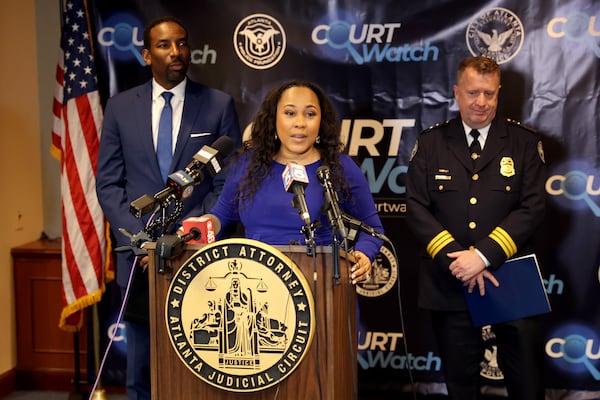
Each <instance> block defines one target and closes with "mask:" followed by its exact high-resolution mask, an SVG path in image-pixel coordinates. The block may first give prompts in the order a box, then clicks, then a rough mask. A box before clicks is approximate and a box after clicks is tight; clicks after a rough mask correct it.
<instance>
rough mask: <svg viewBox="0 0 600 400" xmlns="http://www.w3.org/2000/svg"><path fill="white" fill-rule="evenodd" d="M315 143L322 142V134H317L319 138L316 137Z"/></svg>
mask: <svg viewBox="0 0 600 400" xmlns="http://www.w3.org/2000/svg"><path fill="white" fill-rule="evenodd" d="M315 143H316V144H319V143H321V136H317V138H316V139H315Z"/></svg>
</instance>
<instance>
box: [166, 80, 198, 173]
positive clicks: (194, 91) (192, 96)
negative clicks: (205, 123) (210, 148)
mask: <svg viewBox="0 0 600 400" xmlns="http://www.w3.org/2000/svg"><path fill="white" fill-rule="evenodd" d="M201 112H202V104H201V101H200V93H199V90H198V86H196V85H195V83H194V82H192V81H191V80H189V79H188V81H187V84H186V86H185V101H184V103H183V114H182V115H181V126H180V128H179V134H178V135H177V144H176V146H175V153H174V154H173V163H172V164H171V166H173V165H178V163H179V162H180V161H181V157H182V155H183V153H184V149H185V147H186V145H187V143H188V141H189V138H190V134H191V133H192V127H193V126H194V123H195V121H196V119H197V118H198V116H199V115H200V113H201Z"/></svg>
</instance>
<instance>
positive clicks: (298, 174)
mask: <svg viewBox="0 0 600 400" xmlns="http://www.w3.org/2000/svg"><path fill="white" fill-rule="evenodd" d="M281 178H282V179H283V186H284V188H285V191H286V192H288V193H290V192H293V193H294V200H293V202H292V205H293V206H294V207H295V208H296V209H297V210H298V213H299V214H300V217H301V218H302V220H303V221H304V225H305V226H310V224H311V222H310V213H309V212H308V206H307V205H306V196H305V195H304V188H305V187H306V185H308V175H307V174H306V168H305V167H304V165H300V164H296V163H295V162H291V163H288V164H287V165H286V167H285V169H284V170H283V173H282V174H281Z"/></svg>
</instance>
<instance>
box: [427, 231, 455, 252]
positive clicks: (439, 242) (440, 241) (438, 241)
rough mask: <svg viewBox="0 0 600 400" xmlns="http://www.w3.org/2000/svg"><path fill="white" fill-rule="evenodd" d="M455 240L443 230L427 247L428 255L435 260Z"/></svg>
mask: <svg viewBox="0 0 600 400" xmlns="http://www.w3.org/2000/svg"><path fill="white" fill-rule="evenodd" d="M453 241H454V238H453V237H452V235H451V234H450V232H448V231H447V230H443V231H441V232H440V233H438V234H437V235H436V236H435V237H434V238H433V239H431V241H430V242H429V244H428V245H427V253H429V255H430V256H431V258H435V256H436V255H437V253H439V252H440V250H442V249H443V248H444V247H446V246H447V245H448V244H449V243H451V242H453Z"/></svg>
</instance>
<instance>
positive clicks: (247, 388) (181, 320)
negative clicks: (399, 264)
mask: <svg viewBox="0 0 600 400" xmlns="http://www.w3.org/2000/svg"><path fill="white" fill-rule="evenodd" d="M314 310H315V308H314V303H313V298H312V293H311V290H310V287H309V286H308V284H307V282H306V279H305V278H304V275H303V274H302V272H301V271H300V270H299V268H298V267H297V266H296V265H295V264H294V263H293V262H292V261H291V260H290V259H289V258H287V257H286V256H285V255H284V254H283V253H281V252H279V251H278V250H277V249H275V248H273V247H271V246H269V245H266V244H264V243H261V242H258V241H254V240H250V239H227V240H222V241H219V242H215V243H214V244H212V245H208V246H205V247H203V248H202V249H200V250H199V251H198V252H197V253H195V254H194V255H193V256H192V257H190V258H189V259H188V260H187V261H186V262H185V263H184V264H183V266H182V267H181V268H180V269H179V270H178V271H177V273H176V274H175V276H174V277H173V279H172V283H171V285H170V287H169V291H168V293H167V299H166V305H165V323H166V325H167V331H168V334H169V337H170V339H171V344H172V345H173V348H174V349H175V351H176V352H177V354H178V356H179V358H180V360H181V361H182V362H183V363H184V364H185V365H186V366H187V367H188V368H189V370H190V371H192V373H194V374H195V375H196V376H198V377H199V378H200V379H202V380H204V381H205V382H207V383H208V384H210V385H213V386H215V387H218V388H220V389H223V390H227V391H235V392H254V391H258V390H262V389H266V388H268V387H271V386H273V385H276V384H277V383H279V382H281V381H282V380H284V379H285V378H287V377H288V376H289V375H290V374H291V373H292V372H293V371H294V370H295V368H296V367H297V366H298V365H299V364H300V362H301V361H302V359H303V358H304V356H305V354H306V353H307V352H308V349H309V348H310V345H311V343H312V339H313V337H314V333H315V316H314V312H315V311H314Z"/></svg>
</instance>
